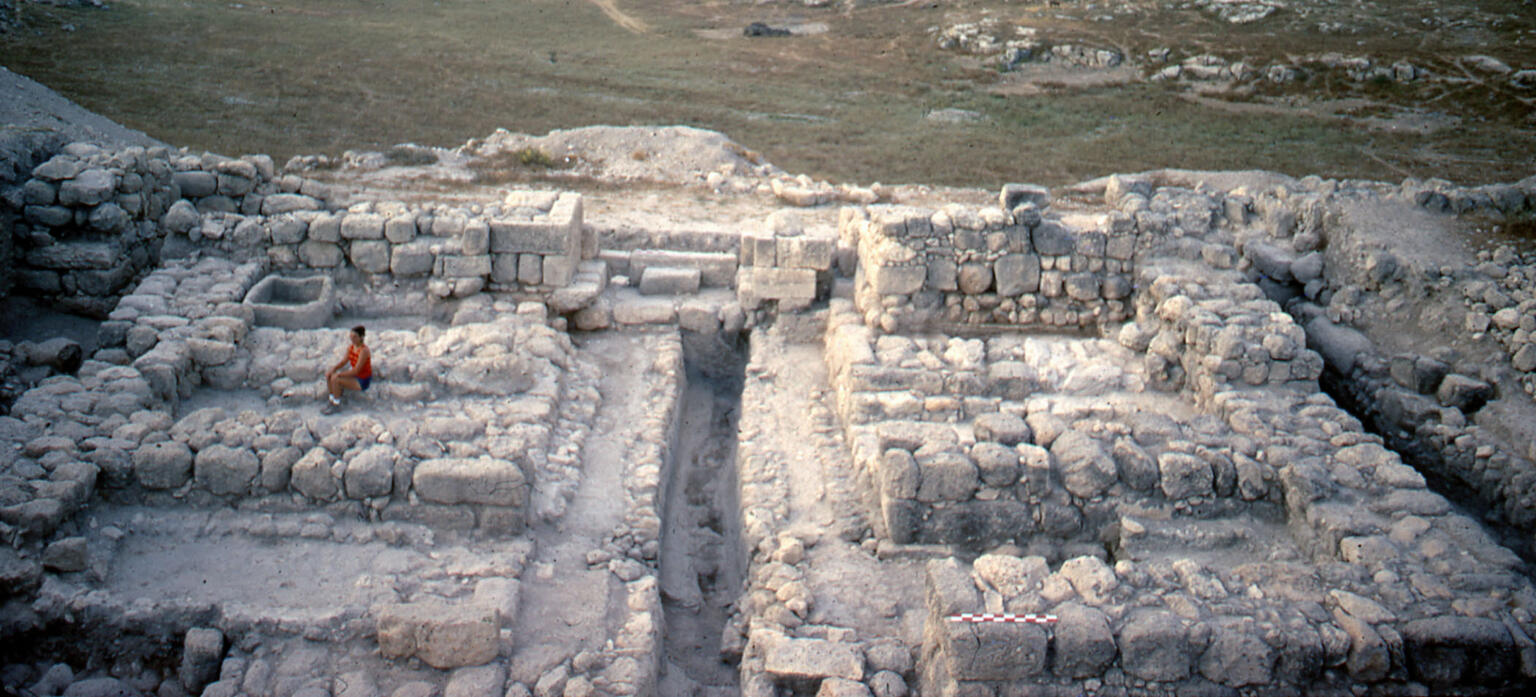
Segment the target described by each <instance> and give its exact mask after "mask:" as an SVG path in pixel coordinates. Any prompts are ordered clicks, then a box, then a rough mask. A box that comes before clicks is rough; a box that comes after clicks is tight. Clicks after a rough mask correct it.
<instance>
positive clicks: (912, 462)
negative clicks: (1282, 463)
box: [826, 301, 1277, 549]
mask: <svg viewBox="0 0 1536 697" xmlns="http://www.w3.org/2000/svg"><path fill="white" fill-rule="evenodd" d="M828 326H829V331H828V335H827V339H826V345H827V349H826V356H827V361H828V374H829V377H830V382H831V385H832V388H833V394H834V403H835V404H836V408H837V411H838V414H839V417H840V419H841V421H842V423H843V426H844V430H845V440H846V441H847V442H848V444H849V448H850V450H851V453H852V457H853V461H854V466H855V468H856V469H857V470H858V471H859V472H861V474H862V479H861V481H869V482H871V486H872V487H873V488H874V491H873V492H871V496H870V499H869V500H870V503H871V506H872V509H873V510H872V515H871V519H872V520H874V521H876V529H877V532H878V533H879V534H880V535H882V536H885V537H888V538H889V539H890V540H892V541H894V542H896V543H900V544H908V543H930V544H948V545H957V546H960V547H964V548H967V549H985V548H987V547H989V546H991V545H996V544H1001V543H1005V542H1010V541H1016V542H1018V543H1020V544H1023V543H1024V541H1025V540H1028V541H1030V543H1031V544H1041V543H1049V544H1056V545H1067V546H1070V545H1072V544H1077V543H1087V544H1095V543H1096V541H1097V536H1098V534H1099V531H1100V530H1102V529H1103V528H1104V526H1105V525H1106V524H1109V523H1111V522H1113V521H1114V520H1116V519H1117V517H1118V516H1119V515H1120V510H1121V506H1123V505H1152V506H1165V505H1171V506H1172V507H1173V508H1174V509H1175V510H1180V511H1185V512H1191V511H1193V512H1195V514H1198V515H1214V514H1226V513H1229V512H1231V511H1234V510H1242V509H1243V508H1244V507H1246V506H1248V505H1249V502H1255V501H1269V502H1270V503H1274V502H1275V499H1276V498H1277V492H1276V490H1274V489H1273V488H1272V487H1271V486H1270V485H1269V484H1268V483H1267V482H1269V481H1270V480H1271V479H1272V478H1273V472H1272V471H1270V470H1269V468H1268V467H1265V466H1263V465H1261V464H1260V463H1258V462H1257V461H1255V460H1254V459H1253V457H1252V456H1253V455H1254V454H1255V453H1254V452H1253V451H1252V450H1251V449H1245V448H1241V447H1235V446H1234V444H1233V443H1231V442H1230V441H1229V440H1227V439H1226V438H1224V437H1222V436H1221V435H1220V434H1219V433H1216V432H1212V431H1211V430H1210V429H1209V428H1208V427H1207V426H1205V425H1186V424H1183V423H1179V422H1177V421H1174V420H1172V419H1170V418H1168V416H1161V417H1159V416H1157V414H1171V415H1177V414H1179V413H1180V412H1187V411H1188V407H1187V406H1183V405H1181V404H1180V400H1179V399H1178V398H1176V397H1164V396H1160V395H1158V393H1155V392H1151V393H1149V392H1146V391H1145V390H1146V387H1147V382H1148V380H1147V378H1146V375H1145V374H1144V373H1142V372H1140V371H1139V370H1137V368H1138V367H1139V366H1138V364H1139V363H1140V361H1138V360H1137V359H1136V357H1135V355H1134V354H1132V353H1131V352H1130V351H1127V350H1126V349H1124V348H1121V347H1120V346H1117V345H1115V344H1114V343H1113V342H1110V341H1107V340H1063V339H1056V338H1050V337H1020V336H1000V337H990V338H986V339H979V338H976V339H965V338H959V337H921V336H919V337H907V336H894V335H886V336H879V337H878V338H877V337H876V335H875V333H874V332H872V330H870V329H869V328H868V327H866V326H863V324H862V323H861V322H859V319H858V315H857V313H856V311H854V310H853V309H852V308H851V307H849V306H848V305H847V303H846V302H845V301H834V310H833V316H832V318H831V319H830V321H829V323H828ZM1200 473H1203V476H1202V475H1201V474H1200Z"/></svg>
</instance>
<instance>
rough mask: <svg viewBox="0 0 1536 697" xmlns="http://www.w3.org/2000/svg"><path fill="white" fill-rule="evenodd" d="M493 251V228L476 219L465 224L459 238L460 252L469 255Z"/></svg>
mask: <svg viewBox="0 0 1536 697" xmlns="http://www.w3.org/2000/svg"><path fill="white" fill-rule="evenodd" d="M490 250H491V228H490V226H489V225H487V224H486V223H485V221H484V220H481V219H479V218H475V219H474V220H471V221H469V222H467V223H465V224H464V233H463V234H462V235H460V236H459V251H461V252H463V253H465V254H469V255H475V254H485V253H486V252H488V251H490Z"/></svg>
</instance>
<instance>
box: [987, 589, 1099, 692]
mask: <svg viewBox="0 0 1536 697" xmlns="http://www.w3.org/2000/svg"><path fill="white" fill-rule="evenodd" d="M978 561H979V560H978ZM1055 614H1056V618H1057V622H1056V625H1055V627H1054V630H1055V634H1056V650H1055V652H1054V653H1053V654H1052V655H1053V660H1052V661H1051V672H1052V673H1055V674H1056V677H1059V678H1096V677H1098V676H1100V675H1102V674H1103V673H1104V669H1106V668H1108V667H1109V664H1110V663H1112V662H1113V661H1114V660H1115V656H1116V655H1117V654H1118V649H1116V648H1115V635H1114V632H1112V631H1110V628H1109V618H1108V617H1107V616H1105V614H1104V613H1102V612H1100V611H1098V610H1097V609H1095V608H1091V607H1087V606H1085V605H1081V604H1079V603H1064V604H1062V605H1060V606H1057V608H1056V610H1055Z"/></svg>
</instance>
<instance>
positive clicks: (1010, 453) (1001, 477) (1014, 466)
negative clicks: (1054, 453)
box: [891, 421, 1023, 489]
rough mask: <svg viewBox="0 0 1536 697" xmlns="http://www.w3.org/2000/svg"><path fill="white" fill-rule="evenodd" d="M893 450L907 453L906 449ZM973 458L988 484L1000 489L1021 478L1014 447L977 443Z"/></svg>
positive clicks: (973, 448) (973, 450) (1016, 452)
mask: <svg viewBox="0 0 1536 697" xmlns="http://www.w3.org/2000/svg"><path fill="white" fill-rule="evenodd" d="M1020 423H1023V422H1022V421H1021V422H1020ZM891 452H898V453H905V452H906V451H904V450H894V451H891ZM908 457H910V455H909V456H908ZM971 460H972V461H974V462H975V463H976V469H977V470H978V471H979V472H980V474H981V481H982V483H983V484H985V485H986V486H989V487H993V488H999V489H1000V488H1004V487H1010V486H1013V484H1014V483H1015V482H1017V481H1018V480H1019V453H1018V451H1016V450H1014V449H1013V448H1009V447H1007V446H1004V445H1002V444H999V443H990V442H982V443H977V444H976V445H975V446H974V447H972V448H971Z"/></svg>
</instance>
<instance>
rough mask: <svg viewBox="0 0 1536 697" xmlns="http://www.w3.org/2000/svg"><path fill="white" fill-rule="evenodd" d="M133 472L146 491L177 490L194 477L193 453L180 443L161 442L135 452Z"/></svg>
mask: <svg viewBox="0 0 1536 697" xmlns="http://www.w3.org/2000/svg"><path fill="white" fill-rule="evenodd" d="M133 472H134V474H135V475H136V476H137V477H138V479H139V485H140V486H142V487H144V488H145V489H175V488H177V487H179V486H181V485H183V484H186V483H187V479H189V478H190V477H191V476H192V451H191V450H190V449H188V448H187V446H186V445H185V444H183V443H180V442H178V441H161V442H159V443H151V444H149V445H146V446H143V447H141V448H139V449H138V450H135V451H134V452H133Z"/></svg>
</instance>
